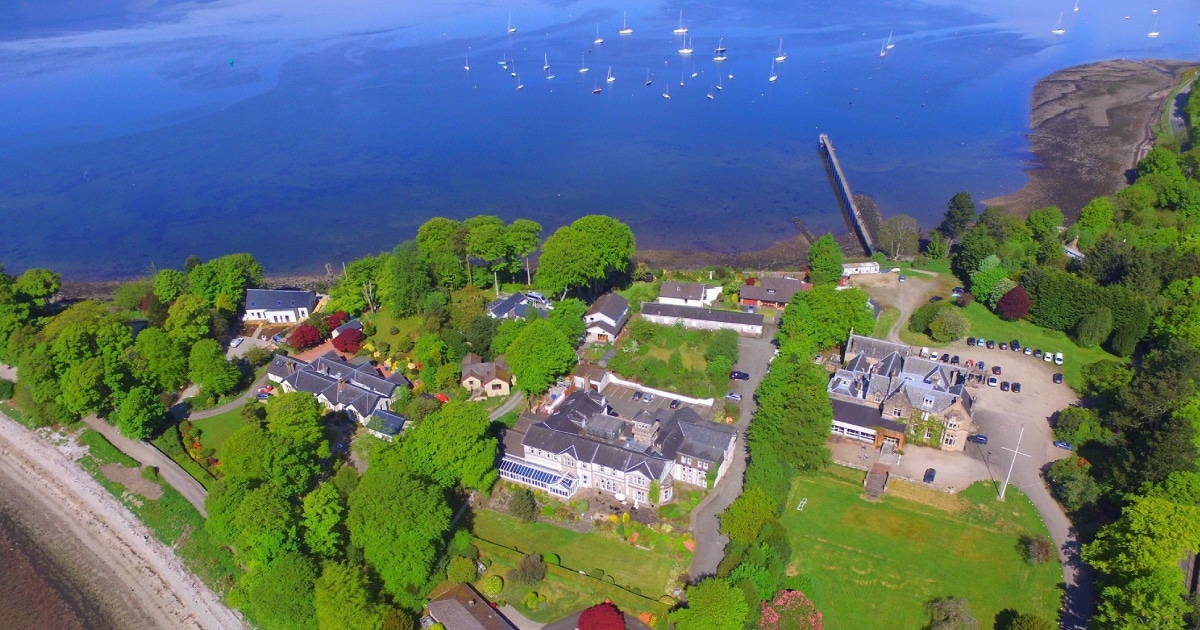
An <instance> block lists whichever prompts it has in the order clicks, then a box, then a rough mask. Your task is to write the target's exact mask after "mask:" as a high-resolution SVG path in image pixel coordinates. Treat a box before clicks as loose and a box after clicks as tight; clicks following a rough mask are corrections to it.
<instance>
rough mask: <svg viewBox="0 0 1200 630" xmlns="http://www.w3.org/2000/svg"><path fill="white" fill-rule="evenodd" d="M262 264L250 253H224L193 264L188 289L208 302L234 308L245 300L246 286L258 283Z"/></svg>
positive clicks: (257, 284)
mask: <svg viewBox="0 0 1200 630" xmlns="http://www.w3.org/2000/svg"><path fill="white" fill-rule="evenodd" d="M262 280H263V266H262V265H261V264H259V263H258V261H257V260H255V259H254V256H251V255H250V254H228V255H226V256H221V257H220V258H214V259H212V260H210V261H208V262H206V263H201V264H200V265H197V266H196V267H193V268H192V270H191V271H189V272H188V288H189V290H190V291H191V292H192V293H194V294H196V295H199V296H201V297H203V298H204V300H205V303H206V304H207V305H208V306H221V305H222V304H226V305H229V306H232V307H234V308H233V309H226V310H236V308H237V307H238V306H240V305H241V304H242V303H243V302H245V300H246V289H252V288H254V287H257V286H259V285H261V284H262Z"/></svg>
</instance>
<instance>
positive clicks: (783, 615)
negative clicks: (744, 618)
mask: <svg viewBox="0 0 1200 630" xmlns="http://www.w3.org/2000/svg"><path fill="white" fill-rule="evenodd" d="M758 627H759V628H762V630H784V629H786V630H821V629H822V628H824V627H825V623H824V620H823V619H822V615H821V613H820V612H818V611H817V607H816V606H815V605H813V603H812V600H810V599H808V597H805V595H804V593H801V592H800V591H782V592H780V593H779V595H778V596H777V597H776V598H775V599H774V600H773V601H769V602H763V604H762V616H761V618H760V621H759V626H758Z"/></svg>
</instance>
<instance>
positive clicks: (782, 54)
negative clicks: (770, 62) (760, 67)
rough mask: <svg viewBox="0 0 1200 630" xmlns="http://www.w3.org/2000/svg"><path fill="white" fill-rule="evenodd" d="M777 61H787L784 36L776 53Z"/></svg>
mask: <svg viewBox="0 0 1200 630" xmlns="http://www.w3.org/2000/svg"><path fill="white" fill-rule="evenodd" d="M775 61H776V62H778V63H783V62H785V61H787V53H785V52H783V38H780V39H779V51H778V52H776V53H775Z"/></svg>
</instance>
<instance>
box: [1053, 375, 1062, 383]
mask: <svg viewBox="0 0 1200 630" xmlns="http://www.w3.org/2000/svg"><path fill="white" fill-rule="evenodd" d="M1054 384H1055V385H1062V373H1061V372H1059V373H1058V374H1055V375H1054Z"/></svg>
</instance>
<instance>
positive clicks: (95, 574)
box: [0, 415, 244, 629]
mask: <svg viewBox="0 0 1200 630" xmlns="http://www.w3.org/2000/svg"><path fill="white" fill-rule="evenodd" d="M71 448H76V447H70V446H60V447H55V446H54V445H52V444H51V443H50V442H49V441H48V440H47V439H46V437H45V436H40V435H38V434H37V433H34V432H32V431H30V430H28V429H25V428H24V427H21V426H20V425H18V424H17V423H16V422H14V421H12V420H10V419H9V418H7V417H5V416H3V415H0V510H2V511H3V513H4V515H5V518H6V522H8V523H9V525H10V526H13V528H14V529H16V530H17V531H18V532H19V534H20V537H21V538H27V539H29V540H28V541H27V544H24V543H23V546H25V547H26V548H28V549H30V550H40V551H38V553H39V554H40V555H43V556H46V557H39V558H37V559H36V560H35V564H37V565H38V566H39V570H43V571H48V572H49V573H50V574H51V577H52V578H53V579H52V580H50V581H51V582H53V583H54V584H52V586H53V587H54V590H56V591H57V592H58V594H59V596H60V597H61V598H62V599H63V600H64V601H65V606H66V607H68V608H70V609H73V610H70V611H69V610H64V606H63V605H59V604H57V603H55V604H53V605H52V606H51V605H48V606H47V609H46V610H42V611H16V612H14V611H9V612H4V611H0V626H2V627H5V628H19V627H29V628H36V627H47V626H46V625H44V623H45V622H48V623H50V624H52V625H54V624H57V623H60V622H61V623H62V625H54V627H66V628H71V627H89V628H123V629H124V628H129V629H135V628H196V629H207V628H212V629H217V628H221V629H227V628H242V627H244V624H243V623H242V621H241V619H240V618H239V617H238V616H237V615H236V614H235V613H233V612H232V611H230V610H229V609H228V608H226V607H225V606H224V605H223V604H222V603H221V602H220V600H219V599H218V597H217V595H216V594H214V593H213V592H212V591H211V590H210V589H208V588H207V587H206V586H204V584H202V583H201V582H200V580H199V579H197V578H196V576H194V575H192V574H191V573H190V572H188V570H187V568H186V567H184V565H183V563H182V562H181V561H180V559H179V558H178V557H177V556H176V555H175V553H174V552H173V551H172V550H171V549H169V548H167V547H165V546H163V545H161V544H160V543H158V542H157V541H156V540H155V539H154V538H153V537H152V536H151V535H150V534H149V531H148V530H147V529H146V527H145V526H143V525H142V524H141V523H139V522H138V520H137V518H136V517H134V516H133V514H131V513H130V512H129V511H128V510H127V509H125V508H124V507H123V506H121V505H120V504H119V503H118V502H117V500H116V499H115V498H113V496H112V495H110V494H109V493H108V491H107V490H105V489H104V488H102V487H101V486H100V484H98V483H96V481H94V480H93V479H92V478H90V477H89V476H88V475H87V474H86V473H85V472H84V471H83V470H82V469H81V468H80V467H79V466H78V465H77V464H76V463H75V462H74V461H72V458H71V457H70V456H68V454H67V453H66V452H64V450H65V451H69V450H70V449H71ZM35 548H36V549H35ZM35 586H36V585H35ZM17 613H20V615H18V614H17ZM10 615H11V616H10ZM81 617H82V618H81Z"/></svg>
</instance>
